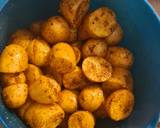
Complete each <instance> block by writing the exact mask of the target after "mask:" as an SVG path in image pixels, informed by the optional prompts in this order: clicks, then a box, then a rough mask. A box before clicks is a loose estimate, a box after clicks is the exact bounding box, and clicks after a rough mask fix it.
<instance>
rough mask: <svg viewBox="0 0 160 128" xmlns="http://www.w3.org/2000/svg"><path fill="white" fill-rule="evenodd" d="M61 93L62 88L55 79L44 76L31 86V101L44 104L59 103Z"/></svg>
mask: <svg viewBox="0 0 160 128" xmlns="http://www.w3.org/2000/svg"><path fill="white" fill-rule="evenodd" d="M60 91H61V87H60V85H59V84H58V83H57V82H56V81H55V80H54V79H51V78H49V77H46V76H43V75H41V76H40V77H39V78H38V79H37V80H36V81H34V82H32V83H31V84H30V86H29V95H30V97H31V99H32V100H34V101H36V102H38V103H42V104H52V103H54V102H58V96H59V93H60Z"/></svg>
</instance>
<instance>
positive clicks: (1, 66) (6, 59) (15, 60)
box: [0, 44, 28, 73]
mask: <svg viewBox="0 0 160 128" xmlns="http://www.w3.org/2000/svg"><path fill="white" fill-rule="evenodd" d="M27 67H28V55H27V52H26V51H25V49H24V48H23V47H21V46H19V45H16V44H10V45H8V46H6V47H5V48H4V50H3V51H2V53H1V55H0V72H2V73H18V72H23V71H24V70H26V69H27Z"/></svg>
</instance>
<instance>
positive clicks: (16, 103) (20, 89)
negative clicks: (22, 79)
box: [2, 83, 28, 109]
mask: <svg viewBox="0 0 160 128" xmlns="http://www.w3.org/2000/svg"><path fill="white" fill-rule="evenodd" d="M2 96H3V101H4V102H5V104H6V105H7V107H8V108H13V109H15V108H19V107H20V106H22V105H23V104H24V103H25V102H26V99H27V96H28V85H27V84H24V83H23V84H22V83H17V84H12V85H10V86H8V87H5V88H3V90H2Z"/></svg>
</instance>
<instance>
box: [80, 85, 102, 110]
mask: <svg viewBox="0 0 160 128" xmlns="http://www.w3.org/2000/svg"><path fill="white" fill-rule="evenodd" d="M103 101H104V96H103V91H102V89H101V88H100V87H96V86H90V87H87V88H85V89H83V90H82V91H81V93H80V95H79V103H80V105H81V107H82V108H83V109H84V110H87V111H90V112H93V111H95V110H97V109H98V108H99V107H100V106H101V104H102V103H103Z"/></svg>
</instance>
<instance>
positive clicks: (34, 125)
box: [24, 103, 65, 128]
mask: <svg viewBox="0 0 160 128" xmlns="http://www.w3.org/2000/svg"><path fill="white" fill-rule="evenodd" d="M64 116H65V113H64V111H63V109H62V108H61V107H60V106H59V105H57V104H52V105H43V104H38V103H33V104H31V106H29V108H28V109H27V111H26V112H25V116H24V118H25V121H26V122H27V124H28V125H29V126H30V127H31V128H56V127H57V126H58V125H60V123H61V122H62V120H63V119H64Z"/></svg>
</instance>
